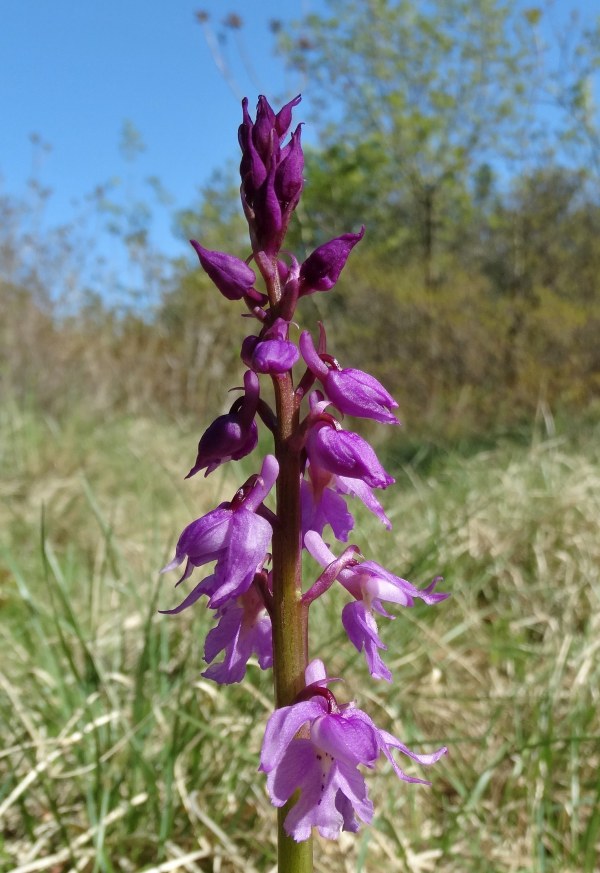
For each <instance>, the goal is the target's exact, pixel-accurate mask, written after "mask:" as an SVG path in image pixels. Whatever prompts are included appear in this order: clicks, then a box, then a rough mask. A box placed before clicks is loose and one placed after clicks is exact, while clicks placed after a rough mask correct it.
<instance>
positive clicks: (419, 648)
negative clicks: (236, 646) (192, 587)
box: [0, 405, 600, 873]
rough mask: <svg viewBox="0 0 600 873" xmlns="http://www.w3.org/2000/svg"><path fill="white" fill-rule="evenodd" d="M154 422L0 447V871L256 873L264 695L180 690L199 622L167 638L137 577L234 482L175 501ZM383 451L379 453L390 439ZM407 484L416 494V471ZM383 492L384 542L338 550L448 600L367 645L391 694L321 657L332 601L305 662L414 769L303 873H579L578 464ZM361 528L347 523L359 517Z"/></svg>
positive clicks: (21, 438) (584, 656)
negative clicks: (374, 646) (436, 581)
mask: <svg viewBox="0 0 600 873" xmlns="http://www.w3.org/2000/svg"><path fill="white" fill-rule="evenodd" d="M184 430H185V429H184V428H183V427H178V426H176V425H174V424H172V423H168V422H162V423H161V422H153V421H150V420H143V419H135V418H121V419H116V420H107V421H104V422H99V421H97V420H96V421H88V420H86V419H85V417H84V416H82V415H78V414H76V413H74V414H73V415H72V416H70V417H69V419H68V420H65V421H60V422H59V421H54V420H51V419H43V418H42V417H40V416H36V415H34V414H33V413H32V412H24V411H23V410H19V409H18V408H17V407H16V406H14V407H11V406H10V405H7V406H5V407H4V410H3V419H2V433H1V434H0V446H1V448H0V482H1V484H0V489H1V491H0V496H1V497H2V499H3V502H2V508H1V509H0V529H1V531H2V533H1V539H0V542H1V547H0V548H1V551H0V586H1V587H0V598H1V599H0V609H1V613H0V615H1V619H2V620H1V623H0V634H1V645H2V652H3V657H2V662H1V664H0V737H1V740H0V748H1V751H0V822H1V834H2V836H1V837H0V868H2V869H6V870H7V871H8V870H11V871H19V873H27V871H31V873H33V871H36V870H40V871H43V870H48V871H59V870H60V871H62V870H71V869H72V870H80V871H137V870H140V871H141V870H144V871H149V870H164V871H167V870H190V871H200V870H201V871H218V870H221V871H233V870H240V871H241V870H248V871H252V870H256V871H269V870H273V869H274V864H275V826H274V824H275V822H274V811H273V810H272V808H271V807H270V805H269V803H268V800H267V797H266V792H265V785H264V777H263V776H262V775H260V774H257V772H256V768H257V764H258V752H259V748H260V742H261V739H262V733H263V729H264V724H265V721H266V718H267V716H268V713H269V711H270V707H271V687H270V677H269V676H266V675H264V674H262V673H261V671H259V669H258V667H256V666H251V667H250V669H249V671H248V675H247V678H246V680H245V681H244V683H242V684H241V685H239V686H233V687H230V688H218V687H217V686H215V685H214V684H213V683H211V682H208V681H205V680H204V679H202V678H201V676H200V672H201V670H202V665H203V661H202V646H203V637H204V635H205V633H206V630H207V628H208V626H209V619H210V616H208V615H207V613H206V611H205V610H204V609H203V608H202V607H201V606H199V607H198V608H196V609H195V610H189V611H188V612H187V613H184V614H183V615H182V616H179V617H165V616H160V615H159V614H158V613H157V609H158V608H160V607H161V606H172V605H173V604H174V603H175V602H176V600H177V597H178V595H177V593H176V592H174V591H173V589H172V584H171V583H172V581H174V580H173V579H169V578H167V577H159V576H158V574H157V568H159V567H161V566H162V565H163V564H164V563H165V562H166V560H168V558H169V557H170V556H171V552H172V548H173V546H174V543H175V541H176V538H177V535H178V533H179V531H180V530H181V528H182V527H183V526H184V525H185V524H186V523H187V522H189V521H190V520H191V519H192V518H194V517H196V516H197V515H200V514H201V513H202V512H205V511H207V510H208V509H209V508H211V507H212V506H214V504H215V503H216V502H217V501H218V500H219V499H225V498H228V497H230V496H231V493H232V492H233V490H235V487H236V486H237V485H238V484H239V482H240V481H242V479H243V478H244V476H245V475H246V474H247V473H248V472H249V471H250V469H251V468H250V466H246V467H245V468H244V470H243V471H242V470H239V469H237V468H236V467H232V468H231V469H230V470H228V471H227V472H225V473H222V472H221V471H218V472H217V473H215V474H213V476H211V477H210V478H209V479H208V480H200V479H198V478H196V479H194V480H192V481H190V482H185V483H184V482H183V480H182V476H183V475H184V474H185V472H186V471H187V469H188V468H189V466H190V465H191V463H192V461H193V456H194V448H195V445H194V441H195V438H196V437H197V434H195V433H190V432H189V431H188V432H187V433H186V432H184ZM397 439H402V437H397ZM423 469H424V468H423ZM419 470H420V468H419V466H418V465H417V466H416V467H415V466H412V467H411V466H407V467H405V468H403V469H399V470H396V471H395V472H396V473H397V475H398V479H399V483H400V487H399V488H397V489H393V490H391V491H390V492H389V494H386V495H384V499H386V498H387V499H386V507H387V508H388V510H389V513H390V515H391V517H392V520H393V522H394V531H393V533H392V534H391V535H389V534H387V533H386V532H385V531H384V530H383V529H382V528H379V527H378V525H377V524H376V523H375V522H374V520H372V519H371V518H366V519H364V523H363V524H362V527H361V532H360V533H359V534H357V535H356V537H352V538H351V539H352V541H356V542H357V543H359V544H360V545H361V546H362V548H363V551H364V552H365V554H368V556H369V557H372V558H374V559H375V560H378V561H379V562H380V563H383V564H385V565H386V566H389V567H390V569H392V570H394V571H395V572H398V573H400V574H401V575H404V576H406V577H407V578H410V579H411V580H412V581H413V582H415V583H416V584H419V585H424V584H426V583H427V582H429V581H430V579H431V577H432V576H433V575H436V574H438V573H442V574H443V575H444V576H445V582H444V585H443V586H441V587H442V589H443V590H449V591H451V592H452V598H451V599H450V600H449V601H446V602H444V603H442V604H439V605H437V606H435V607H426V606H424V605H420V606H418V607H416V608H415V609H413V610H405V611H404V612H403V613H402V614H401V615H399V617H398V618H397V619H396V621H395V622H389V623H386V622H384V620H383V619H382V620H381V622H380V629H381V633H382V636H383V638H384V640H385V641H386V643H387V644H388V645H389V650H388V652H387V655H386V660H387V662H388V664H389V665H390V667H391V669H392V671H393V673H394V680H395V681H394V684H393V685H392V686H388V685H387V684H386V683H375V682H373V681H372V680H370V679H368V675H367V671H366V668H365V665H364V662H363V658H362V656H360V655H358V653H356V652H355V651H354V649H352V647H350V646H349V644H347V643H346V642H345V639H344V633H343V630H342V628H341V623H340V621H339V612H340V608H341V605H342V604H343V602H344V595H343V592H342V591H341V590H336V589H332V593H331V596H330V597H329V598H328V599H327V600H326V601H324V602H318V603H317V604H316V605H315V607H314V610H313V612H314V630H313V636H312V645H311V648H312V654H313V655H319V656H321V657H323V659H324V660H325V661H326V663H327V665H328V667H329V670H330V672H331V673H332V674H333V675H343V676H344V678H345V679H346V683H345V687H344V688H343V690H341V691H340V694H341V695H346V696H348V697H354V698H356V699H357V701H358V702H359V704H360V705H361V706H363V707H364V708H365V709H367V710H368V711H369V712H370V714H371V715H372V716H373V718H374V720H375V721H376V722H377V723H378V724H380V725H381V726H382V727H385V728H387V729H388V730H391V731H393V732H394V733H396V734H397V735H398V736H400V737H401V738H403V739H404V740H405V741H406V742H407V743H408V744H409V745H412V746H413V747H414V748H415V749H416V750H424V751H425V750H426V751H430V750H431V749H433V748H434V747H436V746H437V745H440V744H442V743H445V744H447V745H448V746H449V748H450V754H449V756H448V757H447V758H445V759H443V760H442V761H441V762H439V763H438V764H437V765H436V766H435V767H434V768H431V770H429V771H427V772H426V773H423V770H421V771H418V770H417V768H416V767H415V768H414V769H413V768H412V765H411V766H410V767H409V768H408V769H410V772H414V773H417V772H418V775H426V776H428V777H429V778H431V780H432V783H433V784H432V787H431V788H425V787H420V786H410V785H405V784H400V783H398V782H397V781H396V779H395V777H393V775H392V774H391V772H390V770H389V768H388V767H386V766H385V765H384V764H383V763H382V765H381V766H380V767H379V768H378V771H377V772H376V773H375V774H369V776H368V778H369V785H370V793H371V796H372V798H373V800H374V803H375V808H376V819H375V821H374V824H373V826H372V827H368V828H364V829H363V830H362V831H361V832H360V833H359V834H358V835H357V836H350V835H343V836H342V839H341V840H340V841H339V842H338V843H327V842H325V841H322V840H318V843H317V846H316V852H315V855H316V867H317V869H318V870H321V871H329V873H333V871H372V870H385V871H391V873H393V871H411V873H412V871H430V870H431V871H433V870H436V871H438V870H443V871H457V873H458V871H461V873H465V871H472V873H480V871H482V870H494V871H515V873H517V871H522V873H524V871H540V873H546V871H553V873H566V871H574V873H575V871H577V873H579V871H589V873H591V871H594V870H595V869H596V864H597V858H598V857H599V855H600V850H599V835H600V777H599V776H598V773H599V772H600V766H599V765H600V716H599V715H598V710H599V700H598V697H599V687H600V655H599V650H600V642H599V641H600V608H599V607H600V603H599V600H600V579H599V569H598V568H599V566H600V538H599V536H598V520H599V519H600V452H599V450H598V449H597V443H596V441H595V440H594V434H593V433H590V434H589V436H587V437H586V436H581V435H579V439H578V440H577V441H576V442H575V441H567V440H566V439H564V440H561V439H558V438H554V439H552V440H543V439H537V440H536V439H533V440H531V441H530V443H529V444H528V445H521V446H516V445H511V444H507V445H505V446H503V447H501V448H495V449H490V450H486V451H485V452H478V453H474V454H471V455H470V456H466V455H459V454H456V453H452V452H448V453H447V454H446V455H445V457H440V458H438V460H437V461H436V462H435V464H434V465H433V467H431V468H429V469H428V470H427V472H426V473H421V472H419ZM361 520H362V516H361Z"/></svg>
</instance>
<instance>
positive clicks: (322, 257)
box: [300, 227, 365, 294]
mask: <svg viewBox="0 0 600 873" xmlns="http://www.w3.org/2000/svg"><path fill="white" fill-rule="evenodd" d="M364 233H365V229H364V227H362V228H361V229H360V232H359V233H345V234H343V235H342V236H339V237H337V238H336V239H332V240H330V241H329V242H327V243H325V244H324V245H322V246H319V247H318V248H317V249H315V250H314V252H313V253H312V254H310V255H309V256H308V258H307V259H306V260H305V261H304V263H303V264H302V266H301V267H300V279H301V281H302V293H303V294H309V293H311V292H312V291H329V289H330V288H333V286H334V285H335V283H336V282H337V280H338V279H339V276H340V273H341V272H342V270H343V269H344V265H345V263H346V261H347V260H348V255H349V254H350V252H351V251H352V249H353V248H354V246H355V245H356V243H357V242H359V241H360V240H361V239H362V238H363V236H364Z"/></svg>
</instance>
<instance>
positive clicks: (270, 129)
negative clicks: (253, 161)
mask: <svg viewBox="0 0 600 873" xmlns="http://www.w3.org/2000/svg"><path fill="white" fill-rule="evenodd" d="M276 137H277V139H279V137H278V135H277V132H276V130H275V113H274V112H273V110H272V109H271V106H270V104H269V101H268V100H267V98H266V97H265V96H264V95H263V94H261V95H260V97H259V98H258V105H257V107H256V121H255V123H254V129H253V131H252V139H253V141H254V145H255V146H256V149H257V151H258V153H259V155H260V156H261V158H262V159H263V161H264V162H265V164H266V165H267V166H268V165H269V161H270V158H271V155H272V152H273V148H274V146H275V138H276ZM278 146H279V142H277V147H278Z"/></svg>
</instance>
